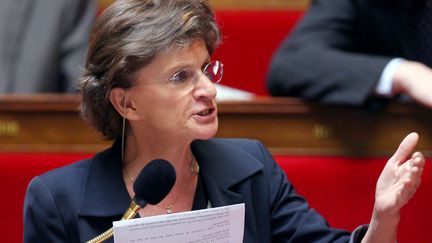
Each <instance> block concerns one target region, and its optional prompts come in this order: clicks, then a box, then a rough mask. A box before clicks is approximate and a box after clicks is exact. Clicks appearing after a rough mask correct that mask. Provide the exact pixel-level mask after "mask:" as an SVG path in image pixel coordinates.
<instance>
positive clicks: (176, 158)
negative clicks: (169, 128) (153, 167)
mask: <svg viewBox="0 0 432 243" xmlns="http://www.w3.org/2000/svg"><path fill="white" fill-rule="evenodd" d="M142 137H145V136H140V137H138V136H135V135H132V133H131V134H130V135H128V136H127V137H126V139H125V145H124V159H123V166H124V169H125V174H126V176H127V177H129V178H131V179H132V180H133V179H134V178H136V176H137V175H138V173H139V172H140V171H141V169H142V168H144V166H146V165H147V164H148V163H149V162H150V161H152V160H154V159H165V160H167V161H169V162H170V163H171V164H172V165H173V166H174V168H175V170H176V173H177V179H178V180H182V177H189V176H190V174H191V172H192V171H191V168H195V169H194V170H195V171H196V168H197V162H196V161H195V160H193V154H192V151H191V149H190V143H183V144H180V143H176V144H175V145H173V144H168V143H166V142H163V141H154V140H152V142H149V141H148V140H145V139H142ZM139 138H141V139H139Z"/></svg>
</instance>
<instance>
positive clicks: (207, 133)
mask: <svg viewBox="0 0 432 243" xmlns="http://www.w3.org/2000/svg"><path fill="white" fill-rule="evenodd" d="M217 130H218V124H217V123H216V124H215V125H212V126H209V127H206V128H205V129H202V130H201V131H199V132H198V136H197V139H201V140H206V139H210V138H213V137H214V136H215V135H216V133H217Z"/></svg>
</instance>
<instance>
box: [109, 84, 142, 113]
mask: <svg viewBox="0 0 432 243" xmlns="http://www.w3.org/2000/svg"><path fill="white" fill-rule="evenodd" d="M109 99H110V102H111V104H112V105H113V106H114V108H115V109H116V110H117V112H118V113H119V114H120V115H121V116H124V117H125V118H126V119H127V120H137V119H139V117H138V116H137V113H136V107H135V105H134V103H133V101H132V100H131V99H130V97H129V96H128V93H127V92H126V90H125V89H123V88H113V89H112V90H111V92H110V95H109Z"/></svg>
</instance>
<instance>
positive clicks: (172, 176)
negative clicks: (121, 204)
mask: <svg viewBox="0 0 432 243" xmlns="http://www.w3.org/2000/svg"><path fill="white" fill-rule="evenodd" d="M175 181H176V172H175V169H174V166H172V165H171V163H170V162H168V161H166V160H164V159H155V160H152V161H150V162H149V163H148V164H147V165H146V166H145V167H144V168H143V169H142V170H141V172H140V173H139V175H138V177H137V178H136V180H135V182H134V184H133V190H134V193H135V196H134V197H133V198H132V201H131V204H130V206H129V208H128V210H126V212H125V213H124V214H123V216H122V218H121V220H128V219H131V218H133V217H135V215H136V214H137V213H138V210H139V209H140V208H143V207H144V206H145V205H147V203H149V204H152V205H154V204H158V203H159V202H160V201H162V199H164V198H165V197H166V195H168V193H169V192H170V191H171V189H172V187H173V186H174V184H175ZM113 233H114V230H113V228H110V229H109V230H107V231H105V232H103V233H102V234H100V235H98V236H97V237H95V238H93V239H92V240H90V241H87V243H97V242H103V241H105V240H107V239H109V238H111V237H112V235H113Z"/></svg>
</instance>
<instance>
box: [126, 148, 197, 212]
mask: <svg viewBox="0 0 432 243" xmlns="http://www.w3.org/2000/svg"><path fill="white" fill-rule="evenodd" d="M190 170H191V172H192V175H191V176H190V179H189V181H188V183H187V184H186V185H185V187H184V188H183V190H181V193H178V194H177V195H176V197H175V198H174V199H173V200H172V202H171V203H168V205H167V206H165V207H161V206H158V205H153V206H155V207H158V208H161V209H163V210H165V213H167V214H171V213H173V212H174V202H176V201H177V200H178V199H179V198H180V196H181V195H183V194H184V193H185V192H186V191H187V189H188V188H189V186H190V185H191V184H193V183H192V181H193V180H194V178H196V175H198V174H199V171H200V166H199V164H198V162H197V161H196V159H195V157H194V156H193V155H192V159H191V165H190ZM123 171H124V174H125V176H126V177H127V179H129V181H130V182H131V183H133V182H134V181H135V178H133V177H131V176H130V174H129V172H128V171H127V169H126V167H123Z"/></svg>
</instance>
